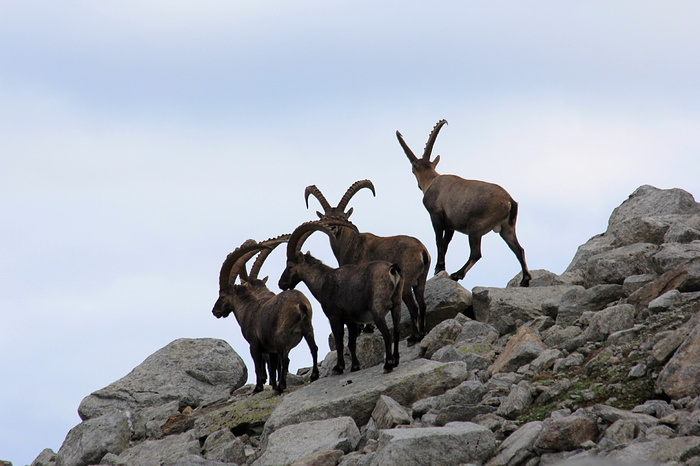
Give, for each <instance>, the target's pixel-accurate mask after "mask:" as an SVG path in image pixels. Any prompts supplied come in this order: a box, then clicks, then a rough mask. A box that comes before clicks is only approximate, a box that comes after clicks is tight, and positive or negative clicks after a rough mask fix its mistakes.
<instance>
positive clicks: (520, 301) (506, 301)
mask: <svg viewBox="0 0 700 466" xmlns="http://www.w3.org/2000/svg"><path fill="white" fill-rule="evenodd" d="M570 289H572V287H570V286H546V287H534V288H488V287H475V288H474V289H473V291H472V303H473V306H474V317H475V318H476V320H478V321H479V322H484V323H487V324H489V325H491V326H492V327H494V328H495V329H496V330H498V332H499V333H500V334H501V335H505V334H507V333H510V332H513V331H515V330H516V329H517V328H519V327H521V326H522V325H523V324H525V323H527V322H529V321H531V320H534V319H536V318H538V317H540V316H542V315H544V314H543V310H542V303H544V302H550V301H553V300H556V299H559V297H561V296H562V295H563V294H564V293H566V292H567V291H568V290H570Z"/></svg>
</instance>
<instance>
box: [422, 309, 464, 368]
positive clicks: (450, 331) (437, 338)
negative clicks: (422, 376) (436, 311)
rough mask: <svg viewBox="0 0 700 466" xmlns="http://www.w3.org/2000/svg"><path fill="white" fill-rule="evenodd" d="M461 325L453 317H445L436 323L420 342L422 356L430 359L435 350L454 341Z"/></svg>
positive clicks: (460, 329)
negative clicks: (445, 318)
mask: <svg viewBox="0 0 700 466" xmlns="http://www.w3.org/2000/svg"><path fill="white" fill-rule="evenodd" d="M461 331H462V325H461V324H460V323H459V322H457V321H456V320H455V319H447V320H445V321H443V322H440V323H439V324H437V325H436V326H435V327H434V328H433V329H432V330H431V331H430V333H428V334H427V335H426V336H425V338H423V340H421V342H420V347H421V350H422V351H423V357H425V358H427V359H430V358H431V357H432V355H433V353H435V351H437V350H439V349H440V348H442V347H444V346H445V345H451V344H454V343H455V339H456V338H457V335H459V334H460V332H461Z"/></svg>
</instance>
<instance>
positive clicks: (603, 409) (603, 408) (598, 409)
mask: <svg viewBox="0 0 700 466" xmlns="http://www.w3.org/2000/svg"><path fill="white" fill-rule="evenodd" d="M581 411H582V412H583V413H586V414H587V415H588V414H590V415H593V416H597V417H599V418H600V419H601V421H602V422H603V423H605V424H608V425H611V424H613V423H614V422H616V421H619V420H620V419H622V420H632V421H634V422H636V423H637V424H638V425H639V426H640V428H642V429H647V428H649V427H653V426H656V425H658V424H659V420H658V419H656V418H655V417H654V416H649V415H648V414H643V413H633V412H631V411H625V410H623V409H618V408H614V407H612V406H608V405H603V404H597V405H593V406H591V407H590V408H584V409H583V410H581Z"/></svg>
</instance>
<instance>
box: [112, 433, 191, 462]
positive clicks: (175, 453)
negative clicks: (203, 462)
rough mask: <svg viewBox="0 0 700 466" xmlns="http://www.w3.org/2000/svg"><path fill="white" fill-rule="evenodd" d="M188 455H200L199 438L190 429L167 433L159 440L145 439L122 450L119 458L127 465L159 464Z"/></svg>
mask: <svg viewBox="0 0 700 466" xmlns="http://www.w3.org/2000/svg"><path fill="white" fill-rule="evenodd" d="M189 455H196V456H200V446H199V440H198V439H197V438H196V437H195V436H194V434H193V433H192V431H190V432H185V433H183V434H179V435H168V436H166V437H164V438H162V439H160V440H146V441H145V442H142V443H139V444H138V445H136V446H133V447H131V448H129V449H128V450H126V451H124V452H122V453H121V454H120V455H119V460H120V461H122V462H124V463H125V464H128V465H132V464H138V465H139V466H161V465H162V464H164V463H176V462H177V461H178V460H180V459H182V458H184V457H186V456H189Z"/></svg>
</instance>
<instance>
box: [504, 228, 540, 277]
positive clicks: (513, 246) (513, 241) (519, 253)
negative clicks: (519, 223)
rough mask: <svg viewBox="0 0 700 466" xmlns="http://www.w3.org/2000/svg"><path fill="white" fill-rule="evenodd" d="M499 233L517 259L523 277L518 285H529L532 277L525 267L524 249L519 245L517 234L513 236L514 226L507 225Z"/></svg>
mask: <svg viewBox="0 0 700 466" xmlns="http://www.w3.org/2000/svg"><path fill="white" fill-rule="evenodd" d="M500 235H501V238H503V241H505V242H506V244H507V245H508V247H509V248H510V250H511V251H513V253H514V254H515V257H516V258H517V259H518V262H520V267H521V269H522V273H523V278H522V279H521V280H520V286H523V287H527V286H530V280H531V279H532V275H530V271H529V270H528V269H527V263H526V262H525V250H524V249H523V247H522V246H520V243H519V242H518V238H517V236H515V227H511V226H510V225H509V226H508V227H507V228H503V230H501V232H500Z"/></svg>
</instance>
